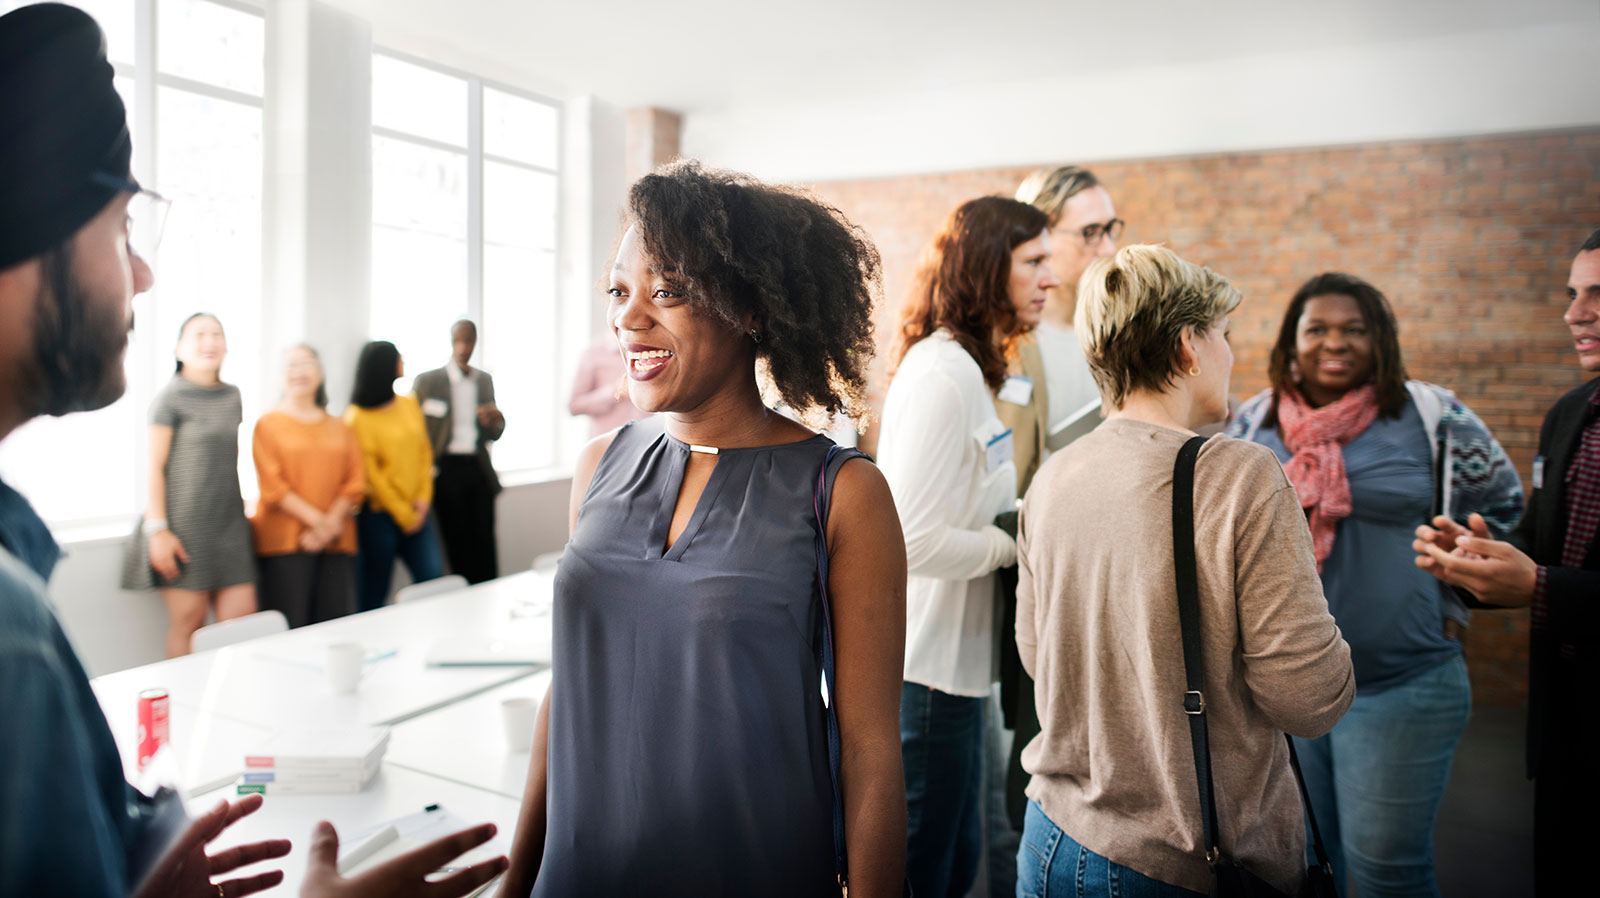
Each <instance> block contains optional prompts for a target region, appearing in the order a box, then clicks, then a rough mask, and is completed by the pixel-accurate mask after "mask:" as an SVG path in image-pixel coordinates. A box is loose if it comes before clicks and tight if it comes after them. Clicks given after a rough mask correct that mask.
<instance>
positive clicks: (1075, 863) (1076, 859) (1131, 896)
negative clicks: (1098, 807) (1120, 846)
mask: <svg viewBox="0 0 1600 898" xmlns="http://www.w3.org/2000/svg"><path fill="white" fill-rule="evenodd" d="M1199 894H1202V893H1200V892H1191V891H1189V890H1188V889H1184V888H1179V887H1178V886H1175V885H1171V884H1169V883H1165V882H1162V881H1161V880H1159V879H1151V878H1150V877H1148V876H1145V875H1144V874H1143V873H1140V872H1138V871H1136V870H1133V869H1132V868H1129V867H1124V866H1122V865H1121V864H1118V863H1114V862H1112V861H1108V860H1106V859H1105V858H1103V857H1101V856H1100V855H1098V854H1095V853H1094V852H1092V851H1090V850H1089V849H1087V848H1085V847H1083V846H1082V845H1079V844H1078V843H1077V842H1076V841H1074V840H1073V838H1072V837H1071V836H1069V835H1067V834H1066V833H1064V832H1062V831H1061V827H1059V826H1056V825H1055V824H1054V823H1051V822H1050V818H1049V817H1046V816H1045V815H1044V811H1042V810H1040V809H1039V803H1038V802H1035V801H1029V802H1028V811H1027V814H1026V815H1025V816H1024V817H1023V822H1022V848H1021V850H1019V851H1018V852H1017V898H1192V896H1194V895H1199Z"/></svg>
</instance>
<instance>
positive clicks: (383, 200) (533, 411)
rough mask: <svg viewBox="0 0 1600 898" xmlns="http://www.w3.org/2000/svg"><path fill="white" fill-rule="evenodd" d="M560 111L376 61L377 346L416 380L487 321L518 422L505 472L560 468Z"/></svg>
mask: <svg viewBox="0 0 1600 898" xmlns="http://www.w3.org/2000/svg"><path fill="white" fill-rule="evenodd" d="M558 112H559V111H558V109H557V108H556V106H555V105H553V104H551V103H549V102H547V101H544V100H539V99H535V98H533V97H528V96H524V95H521V94H517V93H514V92H512V91H509V90H505V89H502V88H499V87H496V86H494V85H490V84H485V83H484V82H483V81H482V80H481V79H478V78H473V77H470V76H467V75H461V74H457V73H453V72H448V71H443V70H440V69H438V68H435V67H432V66H429V65H426V64H424V63H420V62H417V61H414V60H410V59H405V58H402V57H399V56H397V55H395V54H391V53H387V52H379V53H376V54H374V55H373V59H372V311H371V316H370V320H371V323H372V336H373V338H374V339H382V340H390V341H392V342H393V343H394V344H395V345H396V346H398V347H399V348H400V352H401V355H402V356H404V358H405V364H406V370H407V372H408V374H417V373H419V372H421V371H424V370H426V369H428V368H435V367H438V366H440V365H442V364H444V363H445V361H446V360H447V359H448V357H449V351H450V344H449V329H450V325H451V323H452V322H454V321H456V320H457V319H459V318H463V317H466V318H471V319H472V320H474V321H476V322H478V324H479V340H478V355H477V363H478V364H479V365H481V366H482V367H483V368H484V370H486V371H489V372H490V373H492V374H493V375H494V376H495V392H496V400H497V402H498V404H499V406H500V408H501V409H502V410H503V411H504V412H505V414H506V419H507V422H508V424H507V427H506V433H505V436H504V438H502V439H501V440H500V442H499V443H498V444H497V446H496V448H495V465H496V467H498V468H500V469H501V470H517V469H529V468H540V467H546V466H549V465H552V464H554V463H555V461H556V453H555V447H556V440H557V431H558V427H557V420H558V419H557V417H556V415H557V410H558V407H559V405H558V397H557V396H556V389H557V387H556V385H557V384H558V383H559V381H560V379H559V376H558V375H559V373H560V372H559V371H558V370H557V368H556V363H557V359H556V355H557V353H556V348H557V345H558V343H557V336H558V334H559V332H560V328H559V327H558V324H557V314H558V309H557V305H556V265H555V254H556V221H557V184H556V178H557V171H558V152H557V147H558V146H559V141H558V119H559V114H558Z"/></svg>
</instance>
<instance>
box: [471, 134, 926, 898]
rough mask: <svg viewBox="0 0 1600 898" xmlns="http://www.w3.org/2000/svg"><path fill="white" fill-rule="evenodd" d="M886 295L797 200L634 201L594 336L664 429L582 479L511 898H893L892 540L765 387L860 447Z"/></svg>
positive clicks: (754, 192) (860, 476) (876, 492)
mask: <svg viewBox="0 0 1600 898" xmlns="http://www.w3.org/2000/svg"><path fill="white" fill-rule="evenodd" d="M877 292H878V254H877V251H876V250H875V249H873V247H872V244H871V243H870V242H869V241H868V240H867V239H866V237H865V236H864V235H863V234H862V233H861V232H860V230H859V229H857V228H856V227H854V226H853V225H851V224H850V223H849V222H848V221H846V220H845V219H844V217H843V216H841V215H840V214H839V212H838V211H837V210H835V209H833V208H831V207H828V206H826V205H823V204H822V203H819V202H817V201H816V200H814V199H812V198H810V197H808V196H807V195H806V194H804V193H802V192H801V191H799V190H795V189H792V188H787V187H777V186H772V185H767V184H762V183H760V182H757V181H754V180H752V179H749V178H746V177H743V176H741V175H735V174H729V173H724V172H715V171H709V170H706V169H703V168H701V167H700V166H699V165H697V164H696V163H693V162H680V163H677V164H674V165H670V166H667V167H665V168H663V169H661V170H660V171H658V172H656V173H655V174H651V175H648V176H646V177H644V178H642V179H640V180H639V182H638V183H636V184H635V185H634V186H633V189H632V191H631V193H630V194H629V197H628V216H627V221H626V229H625V232H624V234H623V236H622V240H621V242H620V243H619V244H618V247H617V254H616V261H615V264H614V265H613V267H612V269H611V271H610V272H609V274H608V282H607V287H606V293H607V294H608V295H609V296H610V298H611V301H610V304H609V306H608V308H607V313H606V321H607V324H608V325H609V326H610V328H611V331H612V333H613V335H614V336H615V337H616V340H617V350H618V352H619V353H621V354H622V355H623V357H624V359H625V360H626V363H627V372H628V395H629V398H630V399H632V400H633V403H634V405H636V406H638V407H639V408H640V409H643V410H645V411H648V412H654V413H655V414H653V415H652V416H651V417H649V418H645V419H643V420H639V421H634V422H632V423H630V424H627V425H624V426H623V427H621V428H619V429H617V430H614V431H612V432H610V433H608V434H604V435H602V436H600V437H598V438H596V439H595V440H594V441H592V442H591V443H590V444H589V445H588V446H586V447H585V448H584V450H583V452H582V453H581V455H580V457H579V459H578V464H577V469H576V471H575V472H574V475H573V480H572V499H571V504H570V507H569V524H570V526H571V533H572V538H571V540H570V541H569V542H568V543H567V547H566V549H565V551H564V552H563V554H562V557H561V564H560V567H559V569H558V571H557V574H556V580H555V612H554V642H553V645H554V658H555V664H554V669H553V671H552V676H551V685H550V690H549V692H548V694H547V696H546V699H545V703H544V706H543V707H542V708H541V710H540V715H539V723H538V727H537V729H536V731H535V735H534V745H533V755H532V761H531V767H530V770H529V776H528V786H527V791H526V795H525V797H524V800H523V807H522V814H521V819H520V821H519V824H518V826H517V835H516V839H515V844H514V845H513V848H512V860H511V869H510V870H509V872H508V874H507V883H506V886H505V887H504V889H503V894H507V895H518V896H523V895H528V894H529V893H530V892H531V893H532V894H534V895H539V896H557V895H578V894H582V895H625V894H638V893H639V891H640V890H641V889H644V890H647V891H649V892H650V894H652V895H656V896H680V895H681V896H700V895H762V896H823V895H831V896H835V898H836V896H838V895H839V892H840V884H841V882H842V881H843V880H844V879H846V878H848V880H849V885H850V891H851V894H853V895H857V896H860V895H867V896H891V895H893V896H898V895H900V894H901V893H902V887H903V885H904V866H905V850H906V794H905V779H904V775H903V773H902V768H901V755H900V734H899V706H900V678H901V668H902V663H903V658H904V645H905V621H906V615H905V589H906V555H905V540H904V538H903V537H902V536H901V532H900V520H899V516H898V514H897V513H896V511H895V507H894V499H893V497H892V496H891V495H890V492H889V487H888V484H887V483H886V482H885V481H884V478H883V475H882V474H880V473H879V472H878V469H877V467H876V466H875V465H873V463H872V460H871V459H869V458H867V457H866V456H864V455H862V454H861V453H859V452H856V451H855V450H853V449H840V448H839V447H837V446H835V445H834V444H833V442H832V441H831V440H829V439H828V438H827V437H826V436H822V435H819V434H816V433H813V432H812V431H810V430H808V429H806V428H805V427H803V426H801V425H800V424H798V423H796V422H794V421H791V420H789V419H788V418H786V417H784V416H783V415H780V414H778V413H777V412H775V411H774V410H772V409H770V408H768V407H767V406H766V405H765V404H764V403H763V400H762V395H761V390H760V388H759V387H758V375H757V370H758V368H761V369H764V371H765V373H766V375H767V376H768V378H769V379H770V381H771V385H772V387H773V388H774V389H775V391H776V392H777V393H778V395H779V396H781V397H782V399H783V401H784V402H785V403H786V404H788V405H789V406H790V407H791V408H793V409H794V410H795V411H797V412H799V413H801V414H802V415H803V416H806V417H807V418H808V420H816V419H820V418H824V417H826V416H828V415H831V414H841V413H842V414H844V415H848V416H851V417H855V418H857V419H859V418H860V417H861V416H862V415H863V414H864V411H865V407H866V406H865V403H864V400H863V395H864V392H865V380H866V368H867V362H868V360H869V359H870V358H871V355H872V347H873V340H872V318H871V311H872V299H873V296H874V294H876V293H877ZM835 659H836V664H835V663H834V660H835ZM835 674H836V675H835ZM819 682H825V683H826V687H825V688H826V692H827V695H828V696H829V699H830V700H831V702H832V706H831V707H830V706H828V705H826V704H824V699H823V691H822V690H821V689H819V688H818V687H819ZM830 745H831V746H832V747H833V751H830V750H829V749H830Z"/></svg>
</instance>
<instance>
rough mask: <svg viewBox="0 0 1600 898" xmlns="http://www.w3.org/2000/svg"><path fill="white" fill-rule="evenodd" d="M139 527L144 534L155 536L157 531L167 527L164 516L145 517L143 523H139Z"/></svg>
mask: <svg viewBox="0 0 1600 898" xmlns="http://www.w3.org/2000/svg"><path fill="white" fill-rule="evenodd" d="M139 529H140V530H142V531H143V532H144V535H145V536H155V535H156V534H157V533H160V532H161V531H163V530H166V529H168V528H167V519H166V518H145V519H144V523H143V524H140V525H139Z"/></svg>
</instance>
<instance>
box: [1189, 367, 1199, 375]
mask: <svg viewBox="0 0 1600 898" xmlns="http://www.w3.org/2000/svg"><path fill="white" fill-rule="evenodd" d="M1189 376H1190V377H1199V376H1200V366H1199V365H1195V366H1194V367H1193V368H1190V369H1189Z"/></svg>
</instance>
